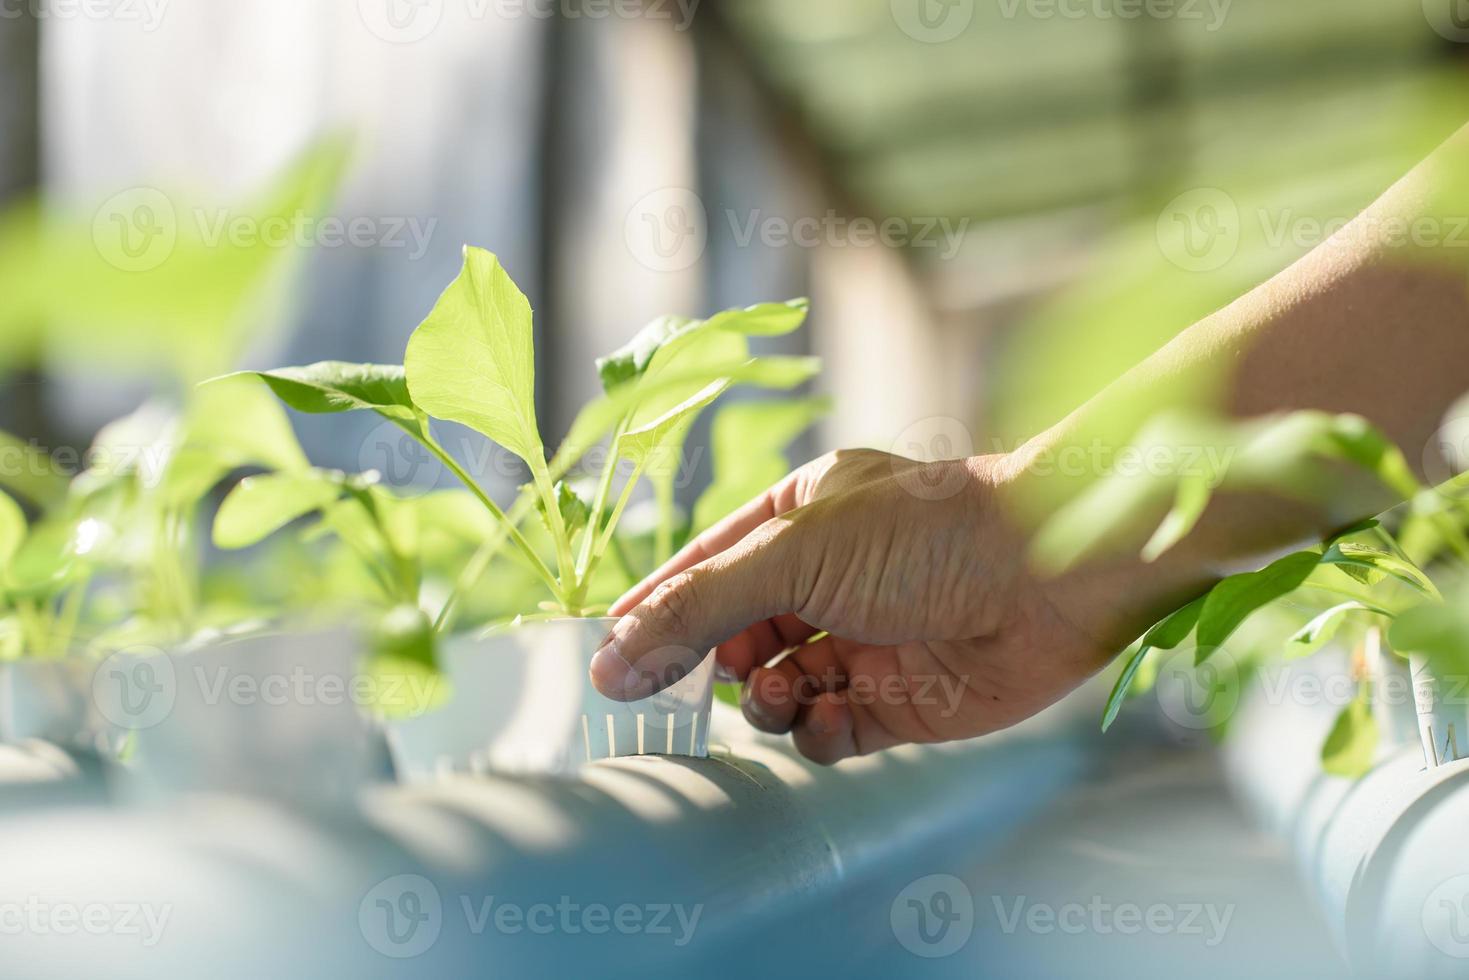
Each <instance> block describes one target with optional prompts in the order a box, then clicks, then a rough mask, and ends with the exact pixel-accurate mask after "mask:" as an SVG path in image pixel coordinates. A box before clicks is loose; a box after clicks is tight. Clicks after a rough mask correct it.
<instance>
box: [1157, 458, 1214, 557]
mask: <svg viewBox="0 0 1469 980" xmlns="http://www.w3.org/2000/svg"><path fill="white" fill-rule="evenodd" d="M1212 494H1213V489H1212V487H1211V486H1210V483H1209V480H1208V479H1207V478H1205V477H1203V476H1201V475H1197V474H1190V475H1188V476H1184V477H1183V478H1181V479H1180V480H1179V482H1178V488H1177V490H1176V491H1175V497H1174V500H1173V508H1172V509H1171V510H1170V511H1168V514H1167V516H1166V517H1164V518H1163V523H1162V524H1160V525H1158V530H1157V531H1155V532H1153V536H1152V538H1151V539H1149V541H1148V543H1147V544H1146V545H1144V546H1143V552H1142V558H1143V561H1146V562H1154V561H1157V560H1158V559H1159V558H1161V557H1163V555H1164V554H1165V553H1167V552H1168V551H1169V550H1170V549H1172V548H1173V546H1174V545H1176V544H1178V542H1180V541H1182V540H1183V539H1184V538H1185V537H1187V536H1188V533H1189V532H1190V531H1192V530H1193V529H1194V526H1195V525H1197V524H1198V523H1199V518H1200V517H1202V516H1203V515H1204V508H1206V507H1208V506H1209V498H1210V496H1211V495H1212Z"/></svg>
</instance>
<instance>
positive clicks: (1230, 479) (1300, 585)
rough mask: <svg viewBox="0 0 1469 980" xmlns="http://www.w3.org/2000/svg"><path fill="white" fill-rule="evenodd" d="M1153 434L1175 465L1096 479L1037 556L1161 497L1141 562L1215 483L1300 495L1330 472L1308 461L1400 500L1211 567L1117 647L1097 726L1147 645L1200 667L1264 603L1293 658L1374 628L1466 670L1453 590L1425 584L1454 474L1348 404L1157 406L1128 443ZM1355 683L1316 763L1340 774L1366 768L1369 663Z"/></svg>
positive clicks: (1108, 527) (1100, 538)
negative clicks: (1226, 567)
mask: <svg viewBox="0 0 1469 980" xmlns="http://www.w3.org/2000/svg"><path fill="white" fill-rule="evenodd" d="M1182 446H1190V447H1194V448H1195V449H1197V448H1199V447H1209V448H1210V449H1212V450H1213V451H1211V452H1205V453H1197V452H1196V453H1189V454H1184V453H1180V452H1178V451H1177V450H1178V447H1182ZM1156 447H1166V448H1167V449H1168V450H1169V452H1166V453H1163V454H1155V455H1154V457H1153V458H1155V459H1158V458H1164V459H1169V458H1171V459H1178V460H1183V459H1188V460H1189V465H1188V467H1187V472H1182V471H1179V472H1173V471H1169V470H1166V469H1157V470H1154V471H1152V472H1149V473H1147V474H1125V475H1124V474H1120V473H1114V474H1111V475H1108V476H1106V477H1104V478H1103V479H1101V480H1098V481H1097V482H1095V483H1094V484H1092V485H1091V486H1090V487H1089V488H1087V490H1086V491H1084V492H1083V493H1082V494H1081V495H1079V496H1078V497H1077V498H1076V499H1074V500H1073V501H1072V502H1071V503H1070V504H1069V505H1068V506H1067V507H1065V508H1064V509H1062V510H1061V511H1060V512H1058V513H1057V514H1056V516H1055V518H1054V519H1053V520H1052V521H1051V522H1049V523H1048V524H1047V525H1046V526H1045V527H1044V528H1043V529H1042V531H1041V533H1040V534H1039V535H1038V537H1037V541H1036V549H1037V550H1036V559H1037V561H1038V563H1039V564H1040V565H1041V566H1042V567H1043V568H1047V569H1049V570H1051V571H1053V572H1054V571H1060V570H1064V569H1066V568H1069V567H1071V566H1073V565H1074V564H1076V563H1077V562H1079V561H1081V560H1082V559H1084V558H1086V557H1088V556H1090V555H1094V554H1096V553H1097V552H1099V551H1100V550H1102V549H1103V548H1105V547H1107V546H1108V545H1111V544H1115V543H1116V541H1115V538H1116V536H1117V535H1118V534H1119V533H1125V532H1126V529H1127V528H1129V527H1135V526H1136V522H1137V521H1139V520H1143V519H1146V518H1147V517H1148V516H1149V515H1153V514H1156V513H1157V512H1158V511H1160V510H1162V511H1163V512H1164V516H1163V517H1162V519H1161V521H1159V522H1158V523H1157V524H1156V527H1155V530H1154V531H1153V533H1152V534H1151V536H1150V537H1149V538H1148V540H1147V543H1146V544H1145V545H1144V546H1143V548H1142V556H1143V557H1144V558H1145V559H1146V560H1149V561H1154V560H1157V559H1158V558H1160V557H1161V556H1162V555H1164V554H1166V553H1167V552H1169V551H1170V550H1171V549H1173V548H1174V547H1175V546H1176V545H1177V544H1178V543H1179V542H1181V541H1182V540H1183V539H1184V538H1185V537H1187V535H1188V534H1189V533H1190V532H1191V531H1192V530H1193V529H1194V527H1195V526H1196V525H1197V523H1198V521H1199V519H1200V518H1201V516H1202V515H1203V513H1204V511H1205V509H1206V508H1207V506H1208V504H1209V502H1210V500H1211V499H1212V498H1213V497H1214V496H1215V495H1216V494H1217V493H1219V492H1220V491H1221V490H1222V489H1227V490H1230V491H1268V492H1271V493H1274V494H1284V495H1287V496H1289V495H1298V496H1300V497H1301V498H1303V499H1310V498H1313V497H1314V496H1317V495H1318V494H1319V491H1320V488H1321V486H1322V482H1323V479H1325V478H1326V477H1325V474H1328V473H1330V470H1329V469H1323V467H1332V466H1341V465H1343V464H1345V465H1349V466H1353V467H1360V468H1362V469H1365V470H1366V471H1367V472H1369V473H1371V474H1372V475H1373V476H1375V477H1376V479H1377V480H1378V481H1379V482H1380V483H1381V484H1382V485H1383V486H1384V487H1386V488H1387V489H1388V490H1389V491H1391V493H1392V494H1393V495H1394V496H1395V497H1396V498H1397V499H1398V500H1400V501H1401V503H1400V504H1399V506H1397V507H1395V508H1393V509H1392V510H1391V511H1389V512H1386V513H1384V514H1383V515H1380V517H1379V518H1377V519H1373V520H1369V521H1365V522H1363V523H1361V524H1358V525H1355V526H1353V527H1350V528H1347V529H1346V530H1344V531H1341V532H1339V533H1337V534H1334V535H1332V536H1330V537H1328V538H1327V539H1326V540H1324V541H1323V542H1322V543H1321V544H1320V545H1319V546H1317V547H1313V548H1307V549H1304V550H1300V551H1296V552H1293V553H1291V554H1288V555H1285V556H1283V557H1281V558H1278V559H1277V560H1275V561H1273V562H1272V563H1270V564H1269V565H1267V566H1266V567H1264V568H1262V569H1259V570H1257V571H1250V572H1244V573H1240V574H1236V575H1231V576H1229V577H1227V578H1224V579H1223V580H1221V581H1219V582H1218V583H1216V584H1215V585H1214V586H1213V587H1212V588H1211V589H1210V590H1209V591H1208V592H1206V593H1205V594H1204V595H1201V596H1199V597H1197V598H1196V599H1194V600H1193V601H1191V602H1189V603H1188V604H1187V605H1185V606H1183V607H1182V608H1180V609H1178V610H1176V611H1175V612H1173V613H1172V614H1171V615H1169V616H1167V617H1166V618H1164V619H1163V620H1162V621H1160V622H1158V623H1157V624H1155V625H1154V626H1153V627H1152V628H1150V629H1149V630H1147V631H1146V632H1145V633H1144V634H1143V636H1142V637H1141V638H1140V639H1139V640H1138V641H1137V642H1136V643H1135V644H1133V645H1132V646H1131V647H1130V648H1129V649H1128V651H1127V652H1126V653H1125V655H1124V657H1123V658H1122V663H1123V666H1122V669H1121V672H1120V674H1119V676H1118V678H1117V682H1116V684H1115V685H1114V687H1113V689H1112V693H1111V696H1110V697H1109V698H1108V700H1107V706H1106V709H1105V713H1104V715H1103V719H1102V728H1103V730H1106V729H1107V728H1109V727H1110V726H1111V725H1112V723H1113V722H1114V721H1115V720H1116V718H1117V716H1118V713H1119V712H1120V710H1121V708H1122V705H1123V703H1124V701H1125V700H1126V699H1127V698H1128V697H1130V696H1135V695H1137V694H1139V693H1143V692H1145V691H1146V690H1148V688H1149V687H1150V685H1151V683H1152V680H1153V678H1154V677H1155V676H1156V672H1157V666H1158V662H1159V659H1160V658H1161V657H1164V656H1167V655H1171V652H1172V651H1176V650H1179V649H1180V648H1184V647H1185V644H1187V643H1189V642H1190V641H1192V644H1193V649H1194V663H1195V665H1196V666H1201V665H1203V664H1205V663H1206V662H1208V660H1209V659H1210V658H1211V657H1212V656H1214V655H1216V653H1217V652H1218V651H1219V650H1221V649H1223V648H1224V647H1225V645H1226V644H1228V643H1230V642H1231V640H1232V639H1233V638H1234V637H1235V636H1236V634H1237V632H1238V631H1239V630H1240V629H1241V627H1242V626H1243V625H1244V624H1245V623H1246V621H1247V620H1249V619H1250V618H1251V617H1252V616H1254V615H1255V614H1256V613H1258V612H1261V611H1263V610H1272V611H1284V612H1287V613H1288V614H1289V616H1290V617H1291V619H1292V620H1293V622H1292V627H1293V628H1292V630H1291V632H1289V633H1288V635H1286V636H1285V637H1283V638H1277V640H1278V642H1276V643H1275V644H1274V650H1276V651H1279V652H1281V653H1283V655H1284V656H1285V657H1287V658H1298V657H1303V656H1308V655H1310V654H1312V653H1315V652H1317V651H1318V650H1320V649H1321V648H1322V647H1324V646H1325V645H1326V644H1328V643H1329V642H1331V641H1332V640H1333V639H1337V638H1341V639H1343V640H1348V639H1355V640H1357V641H1359V642H1360V641H1361V640H1362V639H1363V638H1365V636H1366V635H1367V633H1368V631H1371V630H1377V631H1379V632H1380V633H1381V634H1385V635H1386V637H1387V639H1388V642H1389V644H1390V645H1391V647H1392V649H1393V651H1395V652H1396V653H1397V654H1404V655H1406V654H1421V655H1423V656H1425V657H1428V658H1430V662H1432V663H1433V664H1434V665H1435V667H1436V668H1437V669H1441V670H1452V671H1455V672H1458V673H1462V672H1463V671H1464V670H1465V669H1466V668H1469V615H1466V610H1465V609H1464V605H1463V603H1454V602H1445V600H1444V592H1445V591H1448V589H1447V587H1445V588H1441V587H1440V583H1445V582H1454V581H1458V580H1460V579H1462V578H1463V577H1464V575H1465V573H1466V572H1469V538H1466V535H1465V531H1464V524H1465V515H1466V509H1465V506H1464V500H1465V494H1464V492H1463V491H1464V489H1465V480H1464V478H1459V479H1456V480H1454V481H1451V482H1450V483H1447V484H1444V485H1442V486H1438V487H1427V486H1424V485H1423V484H1422V483H1421V482H1420V481H1419V480H1418V478H1417V477H1416V476H1415V475H1414V473H1413V470H1412V468H1411V467H1410V466H1409V465H1408V464H1407V461H1406V460H1405V458H1404V457H1403V454H1402V453H1401V451H1400V450H1399V449H1398V448H1397V447H1396V446H1394V445H1393V444H1392V443H1391V442H1390V441H1389V440H1388V439H1387V438H1385V437H1384V436H1383V435H1382V434H1381V433H1380V432H1379V431H1377V430H1376V429H1375V428H1373V427H1372V426H1371V425H1370V424H1368V423H1367V422H1366V421H1365V420H1364V419H1362V418H1360V417H1357V416H1352V415H1329V414H1325V413H1320V412H1299V413H1294V414H1291V415H1287V416H1283V417H1279V418H1274V419H1268V420H1263V421H1255V422H1249V423H1243V424H1241V423H1225V422H1220V421H1218V420H1213V419H1198V418H1188V417H1182V416H1167V417H1163V418H1160V419H1159V420H1157V421H1156V422H1154V423H1153V424H1151V425H1150V426H1148V427H1146V428H1145V429H1144V430H1143V432H1142V434H1141V435H1140V437H1139V439H1138V440H1137V442H1136V444H1135V448H1137V450H1138V451H1139V452H1141V453H1146V452H1148V450H1150V449H1152V448H1156ZM1182 469H1183V468H1182V467H1180V470H1182ZM1390 528H1391V529H1392V530H1390ZM1119 529H1120V530H1119ZM1394 532H1395V533H1394ZM1425 569H1427V570H1425ZM1436 580H1437V581H1436ZM1302 616H1304V618H1305V621H1304V622H1303V623H1302V622H1299V620H1300V617H1302ZM1266 652H1267V651H1265V650H1252V651H1250V653H1251V654H1253V655H1257V656H1258V655H1263V654H1265V653H1266ZM1358 683H1359V687H1358V693H1357V697H1356V698H1355V699H1354V700H1353V701H1352V702H1351V703H1350V704H1348V705H1347V706H1346V707H1345V708H1344V709H1343V710H1342V712H1341V713H1340V715H1339V717H1338V718H1337V721H1336V723H1335V725H1334V726H1333V728H1332V730H1331V733H1330V735H1329V736H1328V738H1327V740H1326V743H1325V745H1324V746H1323V749H1322V761H1323V765H1324V767H1325V769H1326V770H1327V771H1328V772H1332V773H1335V774H1338V775H1343V776H1351V777H1357V776H1360V775H1361V774H1363V773H1364V772H1366V771H1367V770H1368V769H1369V768H1370V767H1371V765H1372V763H1373V761H1374V759H1375V755H1376V751H1377V745H1378V740H1379V733H1378V731H1377V725H1376V722H1375V720H1374V717H1373V714H1372V712H1371V677H1370V675H1368V674H1367V673H1366V672H1360V673H1359V677H1358Z"/></svg>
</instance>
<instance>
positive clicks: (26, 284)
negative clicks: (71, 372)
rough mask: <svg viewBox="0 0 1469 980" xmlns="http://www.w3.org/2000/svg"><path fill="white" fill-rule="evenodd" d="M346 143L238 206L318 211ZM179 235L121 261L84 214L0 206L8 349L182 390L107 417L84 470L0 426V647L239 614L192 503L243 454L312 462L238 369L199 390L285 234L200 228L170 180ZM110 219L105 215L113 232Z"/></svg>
mask: <svg viewBox="0 0 1469 980" xmlns="http://www.w3.org/2000/svg"><path fill="white" fill-rule="evenodd" d="M345 161H346V146H345V144H344V142H343V141H342V140H339V139H327V140H323V141H321V142H319V143H317V144H316V145H314V146H312V147H311V148H309V149H308V150H307V151H306V152H304V153H303V154H302V155H301V156H300V157H299V158H298V159H297V160H296V161H294V162H293V163H292V164H291V165H290V166H289V167H288V168H287V169H286V170H285V171H284V172H283V173H282V174H281V175H280V176H279V177H278V178H277V179H275V180H274V181H272V183H271V185H270V186H269V187H268V188H266V189H265V190H264V191H262V192H261V194H260V195H258V197H257V199H256V200H255V201H254V202H253V203H252V204H251V205H249V206H248V208H247V209H246V212H245V213H248V214H249V215H251V216H253V217H255V218H257V219H259V220H260V221H261V222H262V223H263V222H266V221H270V220H272V219H276V218H280V219H290V218H293V217H297V216H300V215H311V214H316V213H319V212H320V210H321V209H322V208H324V207H325V205H326V203H327V202H328V201H329V199H330V196H331V193H332V190H333V189H334V188H335V186H336V184H337V182H338V180H339V178H340V174H341V171H342V169H343V167H344V165H345ZM170 203H171V206H173V207H174V209H175V212H176V213H175V214H173V215H156V214H155V215H150V216H149V217H150V220H155V219H156V221H157V222H163V223H164V224H162V225H160V233H162V232H163V231H168V232H169V233H172V234H174V235H175V236H176V237H175V239H174V240H172V242H171V244H170V247H169V249H168V250H167V254H165V255H161V256H160V257H159V261H158V262H157V263H156V264H154V265H152V266H150V267H148V268H142V269H124V268H120V267H118V266H116V265H114V264H111V263H110V262H109V261H108V260H107V257H106V255H105V254H104V251H103V250H102V249H101V248H100V241H99V240H98V239H97V238H96V237H95V236H96V235H97V234H98V229H97V228H95V227H94V225H93V222H92V220H91V219H90V218H88V219H86V220H82V219H78V218H76V217H75V216H74V215H73V216H69V215H67V214H66V213H65V212H64V209H61V208H59V207H55V206H51V207H45V206H42V205H41V204H40V203H39V202H26V203H24V204H21V205H19V206H15V207H12V208H11V209H9V210H7V211H6V212H5V213H4V214H3V215H0V292H3V293H4V295H5V296H6V302H5V303H4V304H3V309H0V361H3V363H4V364H5V365H6V366H14V365H18V364H24V363H30V362H33V361H37V360H39V359H40V357H41V354H42V352H43V350H44V352H45V353H46V354H47V356H49V357H55V356H60V357H65V358H67V359H68V361H69V362H70V363H80V364H84V365H99V366H105V370H106V371H107V372H108V373H109V375H110V376H114V377H115V376H117V375H119V374H121V373H125V372H126V371H127V369H128V368H129V367H132V368H134V369H135V370H137V371H139V372H141V373H147V374H149V375H150V376H156V374H157V373H158V370H159V368H160V367H163V368H166V369H167V374H168V378H167V379H166V380H168V381H171V382H173V383H174V384H176V385H177V390H178V392H181V394H174V395H173V396H169V395H167V394H165V395H164V396H162V397H160V398H158V399H155V400H153V401H150V402H148V403H147V404H145V405H144V406H143V407H142V408H140V409H138V410H137V411H135V412H133V413H132V414H130V415H128V416H126V417H124V418H122V419H119V420H117V421H115V422H113V423H111V424H110V425H107V426H106V427H104V428H103V429H102V431H101V432H100V433H98V435H97V436H96V438H95V440H94V442H93V444H92V445H91V447H90V449H89V451H88V452H87V454H86V455H85V461H86V465H85V467H84V468H82V469H81V471H80V472H76V470H75V468H74V467H72V466H71V465H69V464H63V462H61V461H60V459H58V458H54V457H53V456H52V455H51V454H50V453H48V452H46V451H43V450H41V449H40V448H38V447H36V446H34V445H31V444H29V443H27V442H25V441H23V440H21V439H19V438H16V437H14V436H11V435H7V434H5V433H0V451H3V452H4V454H5V459H6V460H7V461H8V462H9V463H10V464H12V465H7V466H6V467H4V469H3V472H0V659H14V658H18V657H37V658H40V657H56V656H63V655H65V654H67V653H70V652H75V651H77V650H85V651H90V652H93V653H106V652H110V651H112V650H116V649H122V648H125V647H137V646H143V645H146V646H158V647H163V646H167V645H178V644H182V643H187V642H189V641H190V639H191V638H201V637H202V636H204V635H208V634H210V633H212V632H217V631H219V630H226V629H235V628H239V627H240V626H241V625H242V624H245V623H247V622H248V621H249V620H250V619H251V618H252V616H253V615H254V614H255V613H256V612H258V611H259V608H258V607H257V606H255V604H253V603H251V602H249V601H248V598H249V597H248V592H249V590H241V589H233V590H228V589H216V588H214V587H213V585H214V583H212V582H211V581H210V575H209V574H208V572H207V571H206V570H205V569H203V568H202V567H201V562H200V548H199V544H198V542H197V540H196V527H197V524H198V518H199V512H200V510H201V508H202V507H203V506H204V504H205V502H206V499H207V498H208V497H209V495H210V494H211V492H212V491H213V489H214V488H215V487H216V486H217V485H218V484H220V483H221V482H222V481H223V480H224V479H225V478H226V477H227V476H228V475H229V474H230V473H232V472H233V471H235V470H237V469H239V468H241V467H264V468H270V469H277V468H281V469H289V468H293V467H296V466H298V465H304V463H305V459H304V455H303V454H302V452H301V450H300V447H299V446H298V445H297V444H296V441H295V437H294V435H293V433H292V432H291V428H290V424H289V421H288V420H287V418H286V417H285V413H284V412H283V411H282V410H281V409H280V407H279V406H278V405H277V404H276V403H275V402H274V400H273V399H271V398H270V397H269V396H268V395H266V394H265V393H263V392H260V391H258V390H257V389H255V388H254V387H253V386H250V385H245V384H233V385H224V386H220V387H218V388H214V389H208V390H200V391H195V390H193V383H194V382H196V381H197V380H198V379H199V378H200V377H205V376H208V374H210V373H217V371H218V370H220V369H221V367H222V366H224V365H228V364H229V363H231V362H233V361H234V360H235V359H236V358H237V357H238V356H239V353H240V350H241V348H242V347H243V346H244V344H245V342H246V340H247V339H248V338H249V336H250V335H251V334H252V333H253V332H254V327H255V325H256V324H258V323H260V322H261V321H263V320H265V319H268V318H267V317H265V316H264V309H263V305H264V304H265V303H266V302H267V301H268V300H270V299H271V298H273V297H275V296H277V295H278V290H276V289H275V288H274V287H275V286H277V285H279V284H280V282H281V281H282V274H283V272H285V271H286V270H287V268H288V267H289V264H290V260H291V259H292V257H293V252H292V251H291V250H289V249H281V248H276V247H272V246H271V245H269V244H266V243H265V242H264V241H255V242H250V243H246V244H239V245H236V244H234V243H232V242H230V241H229V240H228V239H227V237H226V239H224V240H221V241H209V240H205V238H204V237H203V236H202V233H201V232H200V229H199V228H198V226H197V224H196V223H193V222H191V221H189V220H188V217H189V214H190V212H191V209H192V208H193V207H194V206H196V205H198V203H199V202H191V201H188V200H185V199H184V198H183V197H182V196H174V197H173V198H170ZM108 230H109V229H102V231H103V232H106V231H108Z"/></svg>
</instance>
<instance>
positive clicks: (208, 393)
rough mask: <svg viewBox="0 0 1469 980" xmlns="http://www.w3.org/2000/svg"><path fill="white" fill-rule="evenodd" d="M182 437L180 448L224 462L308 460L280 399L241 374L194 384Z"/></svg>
mask: <svg viewBox="0 0 1469 980" xmlns="http://www.w3.org/2000/svg"><path fill="white" fill-rule="evenodd" d="M182 441H183V447H184V448H185V449H195V450H198V451H200V452H203V453H207V454H209V455H211V456H213V457H214V458H215V459H217V460H219V462H220V463H221V464H222V465H225V466H227V467H230V468H236V467H241V466H265V467H269V468H270V469H274V470H304V469H307V468H308V467H309V466H310V465H311V464H310V463H309V462H308V461H307V459H306V454H305V452H303V451H302V449H301V444H300V443H299V442H298V441H297V440H296V433H295V430H294V429H292V428H291V420H290V418H288V417H287V416H286V413H285V411H284V410H283V409H282V408H281V406H280V403H279V402H277V401H276V400H275V399H274V398H273V397H272V396H271V395H270V394H269V393H268V392H266V391H265V390H264V389H262V388H261V387H260V386H259V385H258V384H255V383H254V382H252V381H247V380H245V379H241V378H236V379H231V380H224V379H221V380H220V381H218V382H216V383H213V384H208V385H205V386H203V387H200V388H196V389H195V392H194V399H193V401H192V403H191V404H190V405H189V411H188V416H187V418H186V419H185V421H184V436H183V440H182Z"/></svg>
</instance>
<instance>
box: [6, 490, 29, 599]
mask: <svg viewBox="0 0 1469 980" xmlns="http://www.w3.org/2000/svg"><path fill="white" fill-rule="evenodd" d="M25 538H26V516H25V514H24V512H22V511H21V509H20V505H19V504H17V503H16V502H15V501H14V500H12V499H11V498H10V497H9V496H7V495H6V494H4V493H0V580H3V579H4V577H5V575H4V573H5V570H6V568H7V567H8V566H9V565H10V560H11V559H12V558H14V557H15V553H16V552H17V551H19V550H20V546H21V544H22V543H23V542H24V541H25Z"/></svg>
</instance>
